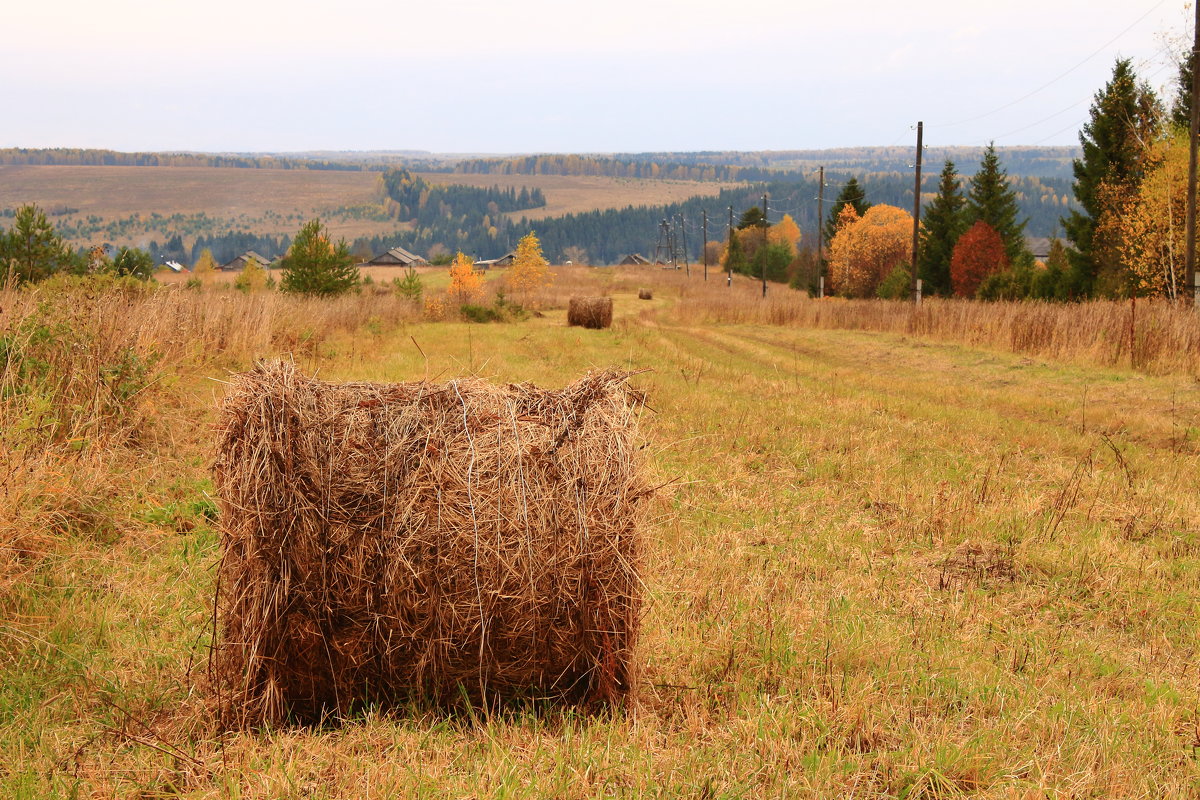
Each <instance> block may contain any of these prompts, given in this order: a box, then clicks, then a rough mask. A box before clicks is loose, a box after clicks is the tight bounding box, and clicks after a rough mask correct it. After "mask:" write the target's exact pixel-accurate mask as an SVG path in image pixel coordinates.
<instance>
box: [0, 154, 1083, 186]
mask: <svg viewBox="0 0 1200 800" xmlns="http://www.w3.org/2000/svg"><path fill="white" fill-rule="evenodd" d="M996 151H997V152H998V153H999V154H1000V157H1001V159H1002V160H1003V162H1004V165H1005V168H1006V169H1007V170H1008V172H1009V174H1010V175H1027V176H1034V177H1058V178H1068V179H1069V178H1070V177H1071V161H1072V159H1075V158H1078V157H1079V155H1080V151H1079V148H1077V147H998V148H996ZM982 154H983V147H926V149H925V161H926V163H930V164H937V165H940V164H941V163H942V162H943V161H945V160H946V159H950V160H952V161H954V162H955V163H956V164H958V165H959V167H960V168H961V169H962V170H963V172H964V173H965V174H968V175H969V174H971V173H972V172H974V170H975V166H976V165H977V164H978V163H979V160H980V158H981V157H982ZM912 160H913V150H912V148H911V147H907V146H905V147H901V146H893V147H844V148H834V149H828V150H768V151H748V152H741V151H705V152H696V153H676V152H661V153H618V154H581V155H575V154H561V153H557V154H556V153H546V154H535V155H523V156H515V157H504V158H495V157H493V158H457V157H452V156H443V155H434V154H419V153H413V152H411V151H395V152H383V153H321V154H305V153H277V154H276V153H186V152H180V153H122V152H118V151H116V150H95V149H86V148H44V149H36V148H22V147H9V148H0V166H14V165H23V164H25V165H75V166H128V167H225V168H233V169H300V170H305V169H316V170H334V171H345V172H386V171H387V170H389V169H396V168H406V169H410V170H413V171H417V172H445V173H456V172H457V173H464V174H484V175H603V176H611V177H618V178H644V179H655V178H666V179H672V180H690V181H721V182H737V181H770V180H776V179H781V178H787V177H791V178H797V177H802V176H804V175H808V174H810V173H814V172H816V170H817V167H819V166H824V167H825V169H826V171H830V170H833V171H841V172H855V173H866V172H894V171H901V170H906V169H908V168H909V167H908V165H909V164H910V163H912Z"/></svg>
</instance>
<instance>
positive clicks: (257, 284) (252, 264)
mask: <svg viewBox="0 0 1200 800" xmlns="http://www.w3.org/2000/svg"><path fill="white" fill-rule="evenodd" d="M233 286H234V288H235V289H240V290H241V291H243V292H257V291H259V290H262V289H265V288H267V271H266V270H265V269H263V268H262V265H261V264H259V263H258V262H257V261H255V260H254V259H249V263H247V264H246V268H245V269H244V270H242V273H241V274H240V275H238V276H237V280H235V281H234V282H233Z"/></svg>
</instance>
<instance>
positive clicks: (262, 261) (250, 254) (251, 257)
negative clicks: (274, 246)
mask: <svg viewBox="0 0 1200 800" xmlns="http://www.w3.org/2000/svg"><path fill="white" fill-rule="evenodd" d="M238 261H241V262H242V263H246V262H249V261H257V262H258V263H259V265H261V266H263V267H269V266H270V265H271V262H270V260H268V259H266V258H263V257H262V256H260V255H259V254H258V253H256V252H254V251H253V250H247V251H246V252H244V253H242V254H241V255H240V256H238V257H237V258H235V259H233V260H231V261H230V262H229V263H227V264H223V265H222V266H225V267H230V266H233V265H234V264H236V263H237V262H238Z"/></svg>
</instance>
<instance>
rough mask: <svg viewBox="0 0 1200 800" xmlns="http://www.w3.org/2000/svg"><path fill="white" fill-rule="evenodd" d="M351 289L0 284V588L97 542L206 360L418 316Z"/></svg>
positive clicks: (117, 521) (307, 352)
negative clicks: (77, 545) (315, 294)
mask: <svg viewBox="0 0 1200 800" xmlns="http://www.w3.org/2000/svg"><path fill="white" fill-rule="evenodd" d="M419 314H420V311H419V309H418V308H417V307H416V306H415V305H414V304H412V303H409V302H406V301H403V300H401V299H398V298H396V297H393V296H391V295H379V294H371V293H364V294H361V295H351V296H347V297H343V298H338V299H334V300H315V299H305V298H298V297H292V296H288V295H281V294H277V293H274V292H269V293H251V294H243V293H241V292H235V291H229V290H214V291H186V290H182V289H163V288H155V287H152V286H146V285H144V284H139V283H136V282H126V281H116V280H103V279H97V280H87V281H77V280H72V281H55V282H50V283H47V284H45V285H42V286H39V287H33V288H26V289H14V288H11V287H9V288H6V289H2V290H0V592H2V590H3V583H4V582H5V581H6V580H12V579H14V578H15V577H16V576H19V575H22V574H25V573H26V572H28V570H30V569H33V568H35V567H36V565H37V563H38V562H39V560H40V558H41V557H42V556H44V555H46V554H47V553H49V552H51V551H53V549H54V547H55V543H56V542H59V541H61V540H62V539H63V538H64V537H72V536H78V535H82V536H92V537H99V538H101V539H105V538H111V537H114V536H116V535H117V532H118V531H119V530H120V529H121V528H123V527H128V525H129V524H130V523H131V522H132V521H131V520H130V519H128V518H123V517H122V516H121V514H122V512H121V508H122V505H123V504H122V502H121V498H122V497H125V496H128V495H131V494H135V493H136V487H135V485H134V484H132V483H131V481H132V480H133V478H132V477H131V475H132V474H133V473H134V471H135V470H136V468H137V465H138V464H139V463H140V462H141V461H142V460H143V459H146V458H148V457H149V456H148V454H149V453H151V452H152V451H153V450H154V449H155V447H156V444H155V440H156V439H157V438H160V437H161V436H162V435H165V434H169V435H176V433H177V432H178V431H180V430H189V429H194V428H195V427H196V426H195V425H194V424H193V423H191V421H189V420H184V419H180V418H172V417H173V415H178V414H180V413H182V412H180V411H179V405H178V403H176V402H174V399H173V397H172V389H173V387H174V386H176V385H177V384H178V382H179V381H181V380H186V379H187V377H188V376H191V375H198V374H200V373H201V372H202V371H205V370H207V371H209V372H211V368H212V367H214V366H215V367H228V368H235V367H239V366H245V365H247V364H249V363H251V362H252V361H253V360H254V359H255V358H256V357H259V356H263V355H267V354H289V353H290V354H293V355H296V356H301V357H304V356H311V355H313V354H314V353H316V352H317V351H318V350H319V348H320V346H321V345H322V343H324V342H325V341H327V340H328V339H329V338H330V337H332V336H334V335H335V334H338V333H340V332H345V331H351V330H356V329H358V328H361V327H364V326H370V325H378V326H380V327H384V326H395V325H398V324H400V323H403V322H405V321H408V320H414V319H418V318H419Z"/></svg>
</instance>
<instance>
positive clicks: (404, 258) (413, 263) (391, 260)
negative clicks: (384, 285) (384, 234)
mask: <svg viewBox="0 0 1200 800" xmlns="http://www.w3.org/2000/svg"><path fill="white" fill-rule="evenodd" d="M428 263H429V262H428V261H426V260H425V259H423V258H421V257H420V256H418V255H415V254H413V253H410V252H408V251H407V250H405V249H404V248H403V247H393V248H392V249H391V250H388V251H387V252H386V253H380V254H379V255H377V256H375V257H374V258H372V259H371V260H370V261H367V262H364V263H362V264H359V266H360V267H420V266H425V265H426V264H428Z"/></svg>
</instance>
